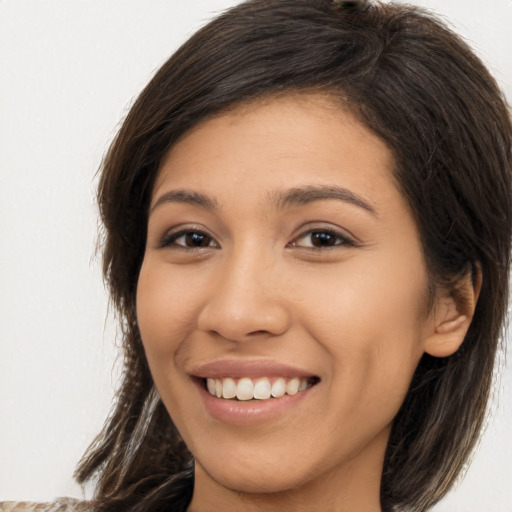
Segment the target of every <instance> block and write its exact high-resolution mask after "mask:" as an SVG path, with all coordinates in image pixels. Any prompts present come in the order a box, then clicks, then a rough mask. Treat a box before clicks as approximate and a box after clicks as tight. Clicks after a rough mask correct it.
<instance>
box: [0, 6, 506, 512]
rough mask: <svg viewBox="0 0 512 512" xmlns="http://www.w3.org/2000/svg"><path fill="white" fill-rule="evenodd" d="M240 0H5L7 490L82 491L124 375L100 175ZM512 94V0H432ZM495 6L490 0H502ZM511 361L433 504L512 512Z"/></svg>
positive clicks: (0, 387) (1, 439) (0, 71)
mask: <svg viewBox="0 0 512 512" xmlns="http://www.w3.org/2000/svg"><path fill="white" fill-rule="evenodd" d="M235 3H237V2H236V1H235V0H186V1H185V0H151V1H143V0H138V1H135V0H88V1H87V0H72V1H70V0H0V341H1V343H0V500H2V499H22V498H23V499H30V500H50V499H53V498H55V497H56V496H62V495H70V496H76V497H81V496H82V492H81V490H80V488H79V487H78V486H77V485H76V484H75V483H74V482H73V480H72V477H71V475H72V473H73V469H74V466H75V464H76V462H77V461H78V459H79V457H80V455H81V454H82V453H83V451H84V449H85V448H86V446H87V445H88V443H89V442H90V441H91V440H92V438H93V436H94V435H95V434H96V433H97V432H98V431H99V429H100V427H101V425H102V423H103V419H104V418H105V416H106V414H107V412H108V410H109V407H110V403H111V399H112V389H113V386H115V383H116V379H117V372H116V367H117V366H118V365H116V357H117V356H116V351H115V350H114V343H113V340H114V338H115V328H114V327H113V325H114V323H113V321H112V319H110V320H107V321H105V317H106V313H107V300H106V296H105V292H104V290H103V285H102V282H101V277H100V270H99V269H100V264H99V261H98V258H97V257H95V255H94V253H95V237H96V228H97V214H96V209H95V205H94V188H95V178H94V174H95V171H96V169H97V168H98V166H99V164H100V161H101V158H102V155H103V154H104V152H105V150H106V148H107V146H108V142H109V141H110V140H111V139H112V136H113V134H114V132H115V129H116V126H117V125H118V123H119V121H120V119H121V118H122V117H123V115H124V114H125V113H126V109H127V108H128V106H129V105H130V104H131V102H132V100H133V98H134V97H135V96H136V95H137V94H138V92H139V91H140V90H141V89H142V87H143V86H144V85H145V84H146V82H147V81H148V80H149V78H150V77H151V75H152V74H153V73H154V71H155V70H156V69H157V68H158V67H159V66H160V65H161V64H162V63H163V62H164V61H165V60H166V58H167V57H168V56H169V55H170V54H171V53H172V51H173V50H174V49H175V48H176V46H177V45H178V44H179V43H180V42H182V41H183V40H184V39H185V38H186V37H187V36H188V35H190V34H191V33H192V32H193V31H194V30H195V29H197V28H198V27H199V26H200V25H202V24H203V23H204V22H205V21H206V20H207V19H208V18H209V17H210V16H211V15H212V14H213V13H215V12H218V11H220V10H221V9H223V8H225V7H229V6H231V5H234V4H235ZM414 3H419V4H422V5H425V6H427V7H430V8H432V9H434V10H436V11H437V12H439V13H442V14H445V15H446V16H447V18H448V19H449V20H450V21H451V22H452V23H453V25H454V27H455V28H456V30H458V31H459V32H460V33H462V34H463V35H464V36H465V37H467V38H468V39H469V40H470V42H471V44H472V46H473V47H474V48H475V49H476V50H477V52H478V53H479V54H480V55H481V57H482V58H483V59H484V60H485V61H486V62H487V63H488V65H489V66H490V67H491V69H492V70H493V72H494V74H495V75H496V76H497V78H498V80H499V82H500V84H501V85H502V87H503V88H504V89H505V91H506V93H507V95H508V98H509V101H510V100H511V99H512V61H511V57H510V54H511V49H512V0H492V2H491V1H488V2H482V1H479V0H472V1H469V0H450V1H449V2H446V1H445V0H421V1H418V2H414ZM491 5H492V7H491ZM511 388H512V369H511V368H510V366H509V367H508V368H507V369H506V370H505V371H504V372H503V377H502V379H501V384H500V387H499V393H498V397H499V402H496V401H495V406H494V409H495V415H494V420H493V421H492V422H491V423H490V426H489V428H488V431H487V434H486V435H485V437H484V438H483V440H482V443H481V449H480V450H479V452H478V454H477V455H476V457H475V461H474V464H473V465H472V467H471V469H470V470H469V472H468V475H467V477H466V479H465V481H464V482H463V484H462V485H460V487H459V488H458V489H457V490H455V491H454V492H453V493H452V494H451V495H450V496H449V497H448V498H447V499H446V500H445V501H444V502H443V503H441V504H440V505H439V506H438V507H436V509H435V510H436V511H437V512H484V511H485V512H510V511H512V485H511V483H512V410H511V407H510V403H511V398H512V389H511Z"/></svg>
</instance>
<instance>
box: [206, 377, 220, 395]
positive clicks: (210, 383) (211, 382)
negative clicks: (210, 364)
mask: <svg viewBox="0 0 512 512" xmlns="http://www.w3.org/2000/svg"><path fill="white" fill-rule="evenodd" d="M206 387H207V388H208V393H210V395H213V396H216V395H217V393H215V379H206Z"/></svg>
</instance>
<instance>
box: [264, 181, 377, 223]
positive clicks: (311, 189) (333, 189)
mask: <svg viewBox="0 0 512 512" xmlns="http://www.w3.org/2000/svg"><path fill="white" fill-rule="evenodd" d="M272 196H273V197H272V203H273V204H274V205H275V207H276V209H278V210H283V209H285V208H289V207H292V206H301V205H304V204H308V203H312V202H314V201H321V200H325V199H337V200H339V201H343V202H345V203H350V204H353V205H355V206H358V207H360V208H362V209H364V210H366V211H368V212H370V213H371V214H373V215H375V216H376V215H377V212H376V210H375V208H374V207H373V206H372V205H371V204H370V203H369V202H368V201H367V200H366V199H363V198H362V197H361V196H360V195H358V194H356V193H354V192H352V191H351V190H349V189H347V188H343V187H337V186H334V185H327V186H326V185H307V186H304V187H297V188H292V189H289V190H286V191H284V192H277V193H275V194H272Z"/></svg>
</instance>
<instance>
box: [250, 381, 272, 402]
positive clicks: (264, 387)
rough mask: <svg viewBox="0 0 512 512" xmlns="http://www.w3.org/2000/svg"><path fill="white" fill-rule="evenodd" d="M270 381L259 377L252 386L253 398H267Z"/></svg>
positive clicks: (268, 396)
mask: <svg viewBox="0 0 512 512" xmlns="http://www.w3.org/2000/svg"><path fill="white" fill-rule="evenodd" d="M270 391H271V389H270V381H269V380H268V379H261V380H259V381H258V382H256V384H255V386H254V398H256V399H258V400H268V399H269V398H270Z"/></svg>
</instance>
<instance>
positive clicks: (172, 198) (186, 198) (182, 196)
mask: <svg viewBox="0 0 512 512" xmlns="http://www.w3.org/2000/svg"><path fill="white" fill-rule="evenodd" d="M164 203H185V204H194V205H196V206H200V207H202V208H204V209H205V210H215V209H217V201H216V200H215V199H214V198H212V197H209V196H207V195H206V194H202V193H201V192H194V191H191V190H172V191H170V192H167V193H166V194H163V195H162V196H160V197H159V198H158V200H157V201H156V203H155V204H154V205H153V206H152V207H151V209H150V213H152V212H153V211H154V210H155V208H157V207H158V206H160V205H162V204H164Z"/></svg>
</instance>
